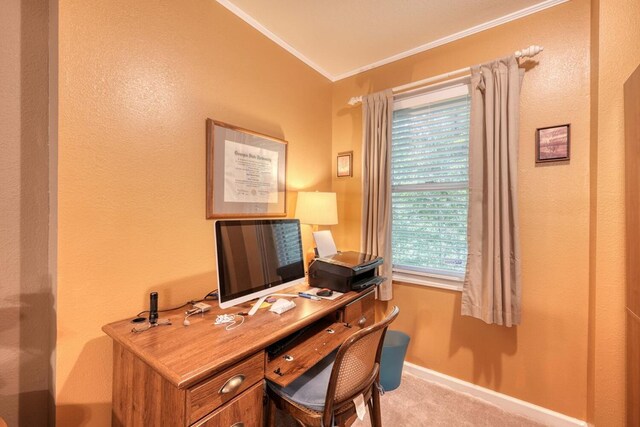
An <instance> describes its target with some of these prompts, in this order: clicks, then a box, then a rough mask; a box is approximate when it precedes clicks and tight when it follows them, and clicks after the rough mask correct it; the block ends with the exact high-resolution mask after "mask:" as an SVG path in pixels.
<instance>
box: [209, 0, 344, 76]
mask: <svg viewBox="0 0 640 427" xmlns="http://www.w3.org/2000/svg"><path fill="white" fill-rule="evenodd" d="M216 2H218V3H220V4H221V5H222V6H224V7H225V8H226V9H228V10H229V11H230V12H231V13H233V14H234V15H236V16H237V17H238V18H240V19H242V20H243V21H244V22H246V23H247V24H249V25H251V26H252V27H253V28H255V29H256V30H258V31H260V32H261V33H262V34H263V35H264V36H266V37H267V38H268V39H270V40H271V41H272V42H274V43H275V44H277V45H278V46H280V47H281V48H283V49H284V50H286V51H287V52H289V53H290V54H292V55H293V56H295V57H296V58H298V59H299V60H300V61H302V62H304V63H305V64H307V65H308V66H309V67H311V68H313V69H314V70H316V71H317V72H318V73H320V74H322V75H323V76H324V77H326V78H327V79H329V80H331V81H332V82H335V79H334V76H333V75H332V74H330V73H329V72H327V71H326V70H325V69H324V68H322V67H321V66H319V65H318V64H316V63H315V62H313V61H312V60H310V59H309V58H307V57H306V56H304V55H303V54H302V53H301V52H300V51H298V50H297V49H295V48H294V47H293V46H291V45H290V44H289V43H287V42H285V41H284V40H282V39H281V38H280V37H278V36H277V35H275V34H274V33H272V32H271V31H269V29H267V28H266V27H265V26H264V25H262V24H261V23H260V22H258V21H256V20H255V19H254V18H253V17H252V16H250V15H249V14H248V13H246V12H245V11H244V10H242V9H240V8H239V7H238V6H236V5H235V4H233V3H231V1H229V0H216Z"/></svg>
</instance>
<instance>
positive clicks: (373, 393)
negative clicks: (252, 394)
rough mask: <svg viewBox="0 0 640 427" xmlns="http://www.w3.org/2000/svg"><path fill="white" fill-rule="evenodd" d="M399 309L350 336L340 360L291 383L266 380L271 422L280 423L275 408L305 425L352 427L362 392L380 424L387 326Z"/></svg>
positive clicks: (328, 360)
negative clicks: (380, 380)
mask: <svg viewBox="0 0 640 427" xmlns="http://www.w3.org/2000/svg"><path fill="white" fill-rule="evenodd" d="M399 311H400V310H399V309H398V307H394V308H393V310H391V312H390V313H389V314H388V315H387V316H386V318H385V319H384V320H382V321H381V322H379V323H376V324H375V325H372V326H369V327H368V328H364V329H361V330H359V331H358V332H356V333H354V334H353V335H351V336H350V337H349V338H347V339H346V340H345V341H344V342H343V343H342V345H341V346H340V348H338V350H337V352H336V353H334V354H335V359H334V358H333V355H332V356H329V357H327V358H325V359H324V360H323V361H321V362H320V363H318V364H317V365H316V366H314V367H313V368H312V369H310V370H309V371H307V372H306V373H305V374H304V375H302V376H301V377H300V378H298V379H296V380H295V381H294V382H293V383H291V384H290V385H289V386H287V387H284V388H283V387H280V386H278V385H277V384H274V383H271V382H269V381H267V394H268V395H269V407H268V419H269V426H271V427H275V419H276V408H278V409H280V410H282V411H284V412H286V413H289V414H290V415H291V416H293V418H295V419H296V421H297V422H298V423H299V424H301V425H303V426H319V427H330V426H333V425H338V426H347V425H351V424H352V423H353V422H354V421H355V418H356V408H355V405H354V403H353V399H355V398H356V397H357V396H359V395H361V394H362V395H363V396H364V401H365V402H366V403H367V406H368V409H369V411H368V412H369V417H370V419H371V425H372V426H373V427H380V426H381V425H382V421H381V416H380V393H379V390H378V387H379V384H378V381H379V374H380V356H381V354H382V344H383V341H384V336H385V333H386V331H387V328H388V327H389V324H390V323H391V322H393V321H394V320H395V318H396V317H397V316H398V312H399ZM332 423H333V424H332Z"/></svg>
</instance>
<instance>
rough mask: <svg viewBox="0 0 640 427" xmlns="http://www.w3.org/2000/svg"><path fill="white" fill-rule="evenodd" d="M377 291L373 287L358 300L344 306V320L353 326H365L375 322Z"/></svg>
mask: <svg viewBox="0 0 640 427" xmlns="http://www.w3.org/2000/svg"><path fill="white" fill-rule="evenodd" d="M375 295H376V293H375V291H374V289H371V291H369V293H367V294H366V295H363V296H361V297H360V298H358V299H357V300H355V301H353V302H351V303H349V304H347V305H346V306H345V307H344V312H343V314H342V319H341V320H342V321H343V322H345V323H349V324H350V325H353V326H358V327H360V328H365V327H367V326H371V325H373V324H374V323H375V321H376V319H375V317H376V314H375V302H376V300H375Z"/></svg>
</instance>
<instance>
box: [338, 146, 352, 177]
mask: <svg viewBox="0 0 640 427" xmlns="http://www.w3.org/2000/svg"><path fill="white" fill-rule="evenodd" d="M336 175H337V176H338V178H343V177H348V176H353V151H345V152H343V153H338V157H337V158H336Z"/></svg>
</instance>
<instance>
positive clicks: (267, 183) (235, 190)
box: [206, 119, 287, 219]
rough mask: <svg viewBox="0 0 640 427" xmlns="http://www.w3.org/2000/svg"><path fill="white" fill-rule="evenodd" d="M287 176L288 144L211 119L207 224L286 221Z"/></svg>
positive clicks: (209, 124)
mask: <svg viewBox="0 0 640 427" xmlns="http://www.w3.org/2000/svg"><path fill="white" fill-rule="evenodd" d="M286 171H287V142H286V141H283V140H280V139H277V138H273V137H271V136H267V135H262V134H260V133H257V132H253V131H250V130H246V129H242V128H240V127H237V126H232V125H229V124H227V123H223V122H219V121H216V120H212V119H207V186H206V187H207V189H206V191H207V195H206V196H207V197H206V198H207V205H206V206H207V212H206V216H207V218H208V219H211V218H242V217H276V216H286V214H287V187H286Z"/></svg>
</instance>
